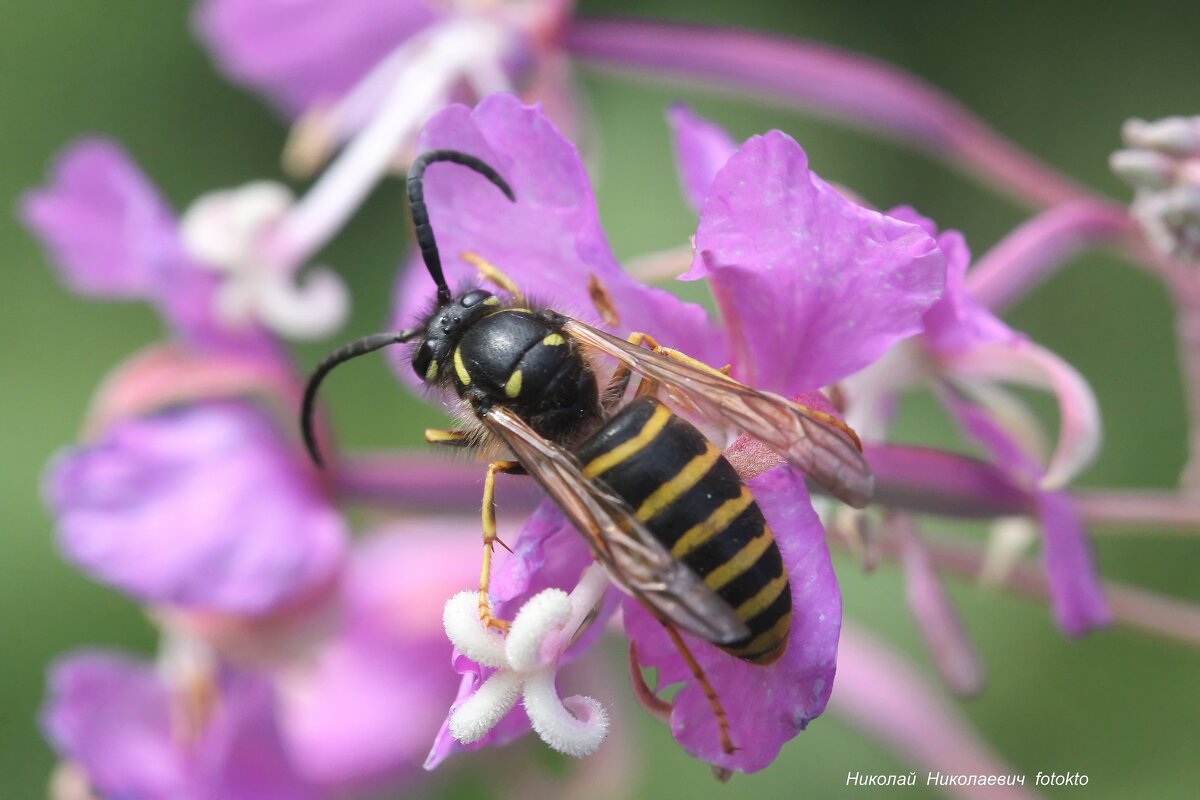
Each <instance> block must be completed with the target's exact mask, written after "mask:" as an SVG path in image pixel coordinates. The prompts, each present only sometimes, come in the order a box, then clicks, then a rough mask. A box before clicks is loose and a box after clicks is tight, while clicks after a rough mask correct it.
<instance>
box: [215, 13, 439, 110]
mask: <svg viewBox="0 0 1200 800" xmlns="http://www.w3.org/2000/svg"><path fill="white" fill-rule="evenodd" d="M432 19H433V15H432V13H431V11H430V9H429V4H428V3H426V2H423V0H339V2H336V3H330V2H327V1H326V0H205V2H202V3H200V5H199V7H198V8H197V9H196V15H195V27H196V33H197V36H198V37H199V38H200V40H201V42H202V43H203V44H204V45H205V46H206V47H207V48H208V49H209V51H210V52H211V54H212V56H213V59H214V60H215V61H216V62H217V66H218V67H219V68H220V70H221V71H222V72H224V73H225V74H226V75H227V76H228V77H229V78H230V80H232V81H234V82H236V83H241V84H244V85H245V86H248V87H249V88H251V89H253V90H255V91H257V92H260V93H262V94H263V95H265V96H266V98H267V99H268V100H269V101H270V102H271V103H272V104H274V105H275V106H276V107H277V108H279V109H280V110H281V111H283V112H284V113H285V114H287V115H289V116H297V115H299V114H300V112H302V111H304V110H305V109H306V108H308V107H310V106H312V105H313V104H314V103H318V102H322V101H335V100H337V99H338V98H340V97H341V96H342V95H344V94H345V93H346V92H347V91H349V90H350V88H351V87H353V86H354V84H356V83H357V82H358V81H359V80H361V79H362V78H363V77H364V76H365V75H366V74H367V72H368V71H369V70H370V69H371V68H372V67H373V66H375V65H376V64H377V63H378V62H379V61H381V60H382V59H383V58H384V57H385V56H386V55H387V54H388V53H390V52H391V51H392V50H394V49H396V48H397V47H399V46H400V45H401V44H403V43H404V41H405V40H406V39H408V38H409V37H410V36H412V35H413V34H414V33H416V32H417V31H419V30H421V29H422V28H423V27H425V26H426V25H427V24H429V22H430V21H431V20H432Z"/></svg>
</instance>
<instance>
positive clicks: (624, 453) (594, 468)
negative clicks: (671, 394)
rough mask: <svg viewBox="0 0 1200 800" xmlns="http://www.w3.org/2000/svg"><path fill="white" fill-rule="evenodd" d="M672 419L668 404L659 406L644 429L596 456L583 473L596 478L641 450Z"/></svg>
mask: <svg viewBox="0 0 1200 800" xmlns="http://www.w3.org/2000/svg"><path fill="white" fill-rule="evenodd" d="M670 419H671V412H670V411H669V410H668V409H667V407H666V406H659V407H658V408H656V409H654V413H653V414H651V415H650V419H648V420H646V424H645V425H643V426H642V429H641V430H640V431H638V433H637V435H636V436H634V437H633V438H632V439H629V440H628V441H625V442H621V443H620V444H619V445H617V446H616V447H614V448H613V449H612V450H609V451H608V452H607V453H604V454H603V455H599V456H596V457H595V458H594V459H592V460H591V462H589V463H588V465H587V466H585V467H584V468H583V474H584V475H586V476H587V477H589V478H594V477H596V476H597V475H599V474H600V473H602V472H604V471H606V470H609V469H612V468H613V467H615V466H616V465H617V464H620V463H621V462H622V461H624V460H625V459H627V458H629V457H630V456H632V455H635V454H636V453H638V452H640V451H641V450H642V448H644V447H645V446H646V445H648V444H650V442H652V441H654V438H655V437H656V436H658V434H659V433H660V432H662V429H663V428H665V427H666V425H667V422H668V421H669V420H670Z"/></svg>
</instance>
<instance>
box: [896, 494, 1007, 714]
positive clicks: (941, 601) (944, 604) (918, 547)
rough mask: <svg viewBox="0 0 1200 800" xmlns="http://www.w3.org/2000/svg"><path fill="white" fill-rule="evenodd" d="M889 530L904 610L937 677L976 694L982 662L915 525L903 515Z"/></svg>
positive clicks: (961, 691) (964, 692) (955, 688)
mask: <svg viewBox="0 0 1200 800" xmlns="http://www.w3.org/2000/svg"><path fill="white" fill-rule="evenodd" d="M891 527H892V529H893V530H894V531H895V532H896V533H897V534H898V535H899V538H900V555H901V559H902V562H903V564H904V589H905V591H904V594H905V598H906V599H907V601H908V610H909V612H910V613H912V615H913V619H915V620H916V622H917V628H918V629H919V631H920V633H921V638H922V639H923V640H924V641H925V647H926V649H927V650H928V651H929V655H930V657H932V659H933V664H934V666H935V667H936V668H937V671H938V674H939V675H940V676H941V678H942V681H943V682H944V683H945V684H946V686H948V687H949V688H950V690H951V691H953V692H955V693H956V694H959V695H973V694H976V693H977V692H978V691H979V690H980V689H982V688H983V680H984V674H983V661H982V660H981V659H980V657H979V651H978V650H976V649H975V645H974V643H973V642H972V641H971V638H970V636H969V635H968V634H967V629H966V627H965V626H964V625H963V622H962V618H961V617H959V615H958V610H957V609H956V608H955V607H954V602H953V601H952V600H951V599H950V595H949V594H948V593H947V592H946V587H944V586H943V585H942V581H941V578H940V577H939V576H938V574H937V570H936V569H935V568H934V566H933V560H932V559H931V558H930V556H929V551H928V550H927V549H926V548H925V543H924V541H922V539H921V533H920V531H918V530H917V526H916V523H915V522H914V521H913V519H912V518H911V517H909V516H907V515H896V516H895V517H894V518H893V519H892V520H891Z"/></svg>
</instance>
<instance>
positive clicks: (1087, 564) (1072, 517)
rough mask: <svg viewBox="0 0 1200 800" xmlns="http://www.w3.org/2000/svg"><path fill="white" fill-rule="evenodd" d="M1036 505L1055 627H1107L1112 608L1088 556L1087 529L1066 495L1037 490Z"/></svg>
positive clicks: (1078, 630)
mask: <svg viewBox="0 0 1200 800" xmlns="http://www.w3.org/2000/svg"><path fill="white" fill-rule="evenodd" d="M1037 506H1038V519H1039V521H1040V522H1041V524H1042V537H1043V540H1044V543H1043V545H1042V558H1043V559H1044V561H1045V563H1046V575H1047V576H1048V578H1049V586H1050V605H1051V608H1053V610H1054V618H1055V619H1056V620H1058V624H1059V627H1061V628H1062V629H1063V630H1064V631H1066V632H1067V633H1069V634H1071V635H1072V636H1079V635H1081V634H1084V633H1087V632H1088V631H1089V630H1092V629H1093V628H1106V627H1108V626H1109V625H1110V624H1112V611H1111V610H1110V609H1109V606H1108V599H1107V598H1106V597H1105V595H1104V590H1103V588H1102V586H1101V584H1100V578H1099V574H1098V573H1097V570H1096V565H1095V563H1094V561H1093V559H1092V550H1091V547H1090V546H1089V544H1088V539H1087V531H1086V530H1085V529H1084V527H1083V523H1082V521H1080V519H1079V511H1078V510H1077V509H1076V508H1075V504H1074V503H1073V502H1072V501H1071V497H1070V495H1068V494H1067V493H1066V492H1062V491H1059V492H1039V493H1038V498H1037Z"/></svg>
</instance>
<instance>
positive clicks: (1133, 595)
mask: <svg viewBox="0 0 1200 800" xmlns="http://www.w3.org/2000/svg"><path fill="white" fill-rule="evenodd" d="M829 541H830V542H831V544H837V540H836V538H835V537H829ZM882 544H883V549H884V553H885V554H886V555H888V556H890V557H892V558H899V553H900V547H899V544H898V543H897V542H896V540H895V539H894V538H892V537H885V538H884V539H883V541H882ZM925 546H926V549H927V550H928V551H929V555H930V557H931V558H932V560H933V563H934V565H935V566H937V567H938V568H939V569H943V570H946V571H948V572H953V573H956V574H959V575H963V576H966V577H969V578H975V577H977V576H978V575H979V572H980V569H981V568H982V567H983V562H984V551H983V549H982V548H981V547H979V546H978V545H974V544H970V543H966V542H959V541H950V540H948V539H933V538H931V537H927V538H926V539H925ZM1004 587H1005V588H1007V589H1010V590H1012V591H1014V592H1016V593H1017V594H1021V595H1025V596H1027V597H1035V598H1038V599H1044V598H1045V597H1047V596H1048V589H1047V587H1048V583H1047V579H1046V571H1045V570H1044V569H1042V567H1040V566H1038V565H1036V564H1033V563H1029V562H1027V563H1023V564H1020V565H1018V566H1017V567H1016V568H1015V569H1014V570H1013V571H1012V573H1011V574H1010V575H1009V577H1008V580H1007V582H1006V583H1005V584H1004ZM1103 587H1104V594H1105V596H1106V597H1107V598H1108V602H1109V606H1110V607H1111V609H1112V613H1113V618H1114V619H1116V620H1117V621H1118V622H1121V623H1124V624H1125V625H1129V626H1131V627H1134V628H1139V629H1141V630H1144V631H1148V632H1150V633H1155V634H1158V635H1160V636H1163V637H1165V638H1168V639H1173V640H1175V641H1179V642H1183V643H1184V644H1188V645H1191V646H1193V647H1200V606H1196V605H1194V604H1192V603H1188V602H1184V601H1182V600H1176V599H1174V598H1171V597H1164V596H1163V595H1160V594H1156V593H1154V592H1151V591H1148V590H1146V589H1140V588H1136V587H1133V586H1128V585H1126V584H1123V583H1118V582H1116V581H1104V582H1103Z"/></svg>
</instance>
